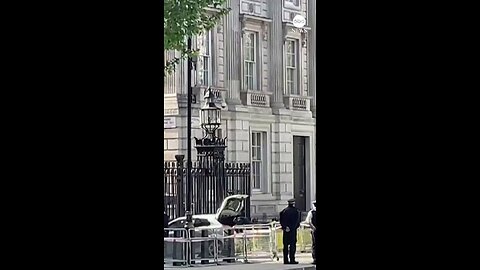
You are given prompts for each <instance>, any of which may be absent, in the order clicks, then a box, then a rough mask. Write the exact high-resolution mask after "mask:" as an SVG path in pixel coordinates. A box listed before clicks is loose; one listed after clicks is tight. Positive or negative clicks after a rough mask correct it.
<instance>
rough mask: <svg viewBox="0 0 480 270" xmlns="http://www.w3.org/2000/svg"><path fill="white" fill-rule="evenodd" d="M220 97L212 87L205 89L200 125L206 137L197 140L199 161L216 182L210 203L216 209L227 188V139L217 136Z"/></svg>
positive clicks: (219, 121) (219, 123)
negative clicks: (218, 100) (225, 162)
mask: <svg viewBox="0 0 480 270" xmlns="http://www.w3.org/2000/svg"><path fill="white" fill-rule="evenodd" d="M218 96H219V93H218V92H214V91H213V90H212V88H211V87H208V88H207V89H205V91H204V97H203V98H204V100H205V102H204V104H203V106H202V108H201V109H200V123H201V124H200V125H201V127H202V129H203V130H204V134H205V136H204V137H203V138H201V139H197V138H195V142H196V143H195V148H196V149H197V157H198V161H199V163H200V164H201V165H202V168H205V169H206V171H207V172H208V174H209V175H210V176H211V177H212V178H211V179H212V180H213V181H215V185H213V186H212V187H214V192H213V193H212V195H213V196H214V198H211V200H209V201H210V202H212V203H213V205H212V204H210V203H209V205H210V206H209V207H215V209H216V208H218V207H220V203H221V201H222V200H223V194H224V193H225V186H226V183H225V169H224V167H225V164H224V161H225V148H226V147H227V146H226V143H225V142H226V138H219V137H218V136H217V134H216V131H217V130H218V128H219V127H220V125H221V113H222V109H221V108H220V107H219V106H218V105H217V102H216V101H217V98H218ZM222 106H223V105H222ZM206 192H208V191H206ZM210 209H211V208H210Z"/></svg>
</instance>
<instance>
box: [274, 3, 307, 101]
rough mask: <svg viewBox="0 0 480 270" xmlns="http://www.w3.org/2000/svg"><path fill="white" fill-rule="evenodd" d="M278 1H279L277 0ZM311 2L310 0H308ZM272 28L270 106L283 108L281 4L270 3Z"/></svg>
mask: <svg viewBox="0 0 480 270" xmlns="http://www.w3.org/2000/svg"><path fill="white" fill-rule="evenodd" d="M279 2H280V1H279ZM310 2H311V1H310ZM269 8H270V10H271V18H272V25H271V27H272V29H271V31H270V32H271V58H270V64H269V66H270V70H271V73H270V78H271V86H272V91H273V99H272V107H273V108H284V107H285V105H284V104H283V45H284V43H285V40H284V36H283V25H282V4H281V3H275V4H271V5H270V7H269Z"/></svg>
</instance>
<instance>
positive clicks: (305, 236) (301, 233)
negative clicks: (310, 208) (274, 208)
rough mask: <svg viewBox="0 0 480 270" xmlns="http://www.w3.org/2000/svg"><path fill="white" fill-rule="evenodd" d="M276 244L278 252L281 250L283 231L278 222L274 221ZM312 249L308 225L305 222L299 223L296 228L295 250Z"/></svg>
mask: <svg viewBox="0 0 480 270" xmlns="http://www.w3.org/2000/svg"><path fill="white" fill-rule="evenodd" d="M273 226H275V236H276V243H275V244H276V246H277V250H278V251H279V252H281V251H283V233H282V227H281V225H280V223H279V222H274V225H273ZM311 251H312V235H311V229H310V226H309V225H308V224H306V223H303V222H302V223H300V227H299V228H298V230H297V252H301V253H303V252H311Z"/></svg>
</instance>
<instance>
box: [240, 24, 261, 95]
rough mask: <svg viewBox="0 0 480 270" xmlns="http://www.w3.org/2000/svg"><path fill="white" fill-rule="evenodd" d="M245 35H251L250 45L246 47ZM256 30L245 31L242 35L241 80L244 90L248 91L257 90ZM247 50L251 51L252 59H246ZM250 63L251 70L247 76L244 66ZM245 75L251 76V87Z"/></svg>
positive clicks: (257, 34)
mask: <svg viewBox="0 0 480 270" xmlns="http://www.w3.org/2000/svg"><path fill="white" fill-rule="evenodd" d="M247 36H248V37H249V36H251V37H253V40H252V43H251V44H252V46H250V47H247V45H246V38H247ZM258 36H259V33H258V32H254V31H246V32H245V34H244V35H243V39H242V47H243V52H244V53H243V72H242V73H243V76H242V82H243V88H244V89H245V90H250V91H255V90H258V80H259V78H258V58H259V57H258V49H259V48H258V44H259V42H258ZM247 51H251V52H252V60H248V59H247V57H246V56H247ZM249 65H251V72H252V74H251V75H250V76H249V75H247V69H246V67H247V66H249ZM247 77H250V78H251V88H250V84H249V83H248V80H247Z"/></svg>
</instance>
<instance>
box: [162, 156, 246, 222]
mask: <svg viewBox="0 0 480 270" xmlns="http://www.w3.org/2000/svg"><path fill="white" fill-rule="evenodd" d="M163 171H164V173H163V174H164V191H165V194H164V196H165V197H164V209H165V211H166V213H167V215H168V216H169V217H170V219H174V218H177V217H180V216H184V215H185V201H186V200H185V196H186V184H187V180H186V176H187V173H186V162H184V161H183V159H180V160H177V161H166V162H165V164H164V168H163ZM192 182H193V188H192V195H193V198H192V207H191V209H192V210H193V214H214V213H216V212H217V209H218V208H219V207H220V205H221V204H222V202H223V200H224V199H225V198H226V197H227V196H230V195H235V194H245V195H249V197H248V199H247V201H246V205H245V215H246V216H247V217H250V195H251V187H250V164H249V163H228V162H222V164H216V165H215V166H209V164H207V163H205V162H203V163H201V162H198V161H197V162H192Z"/></svg>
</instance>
